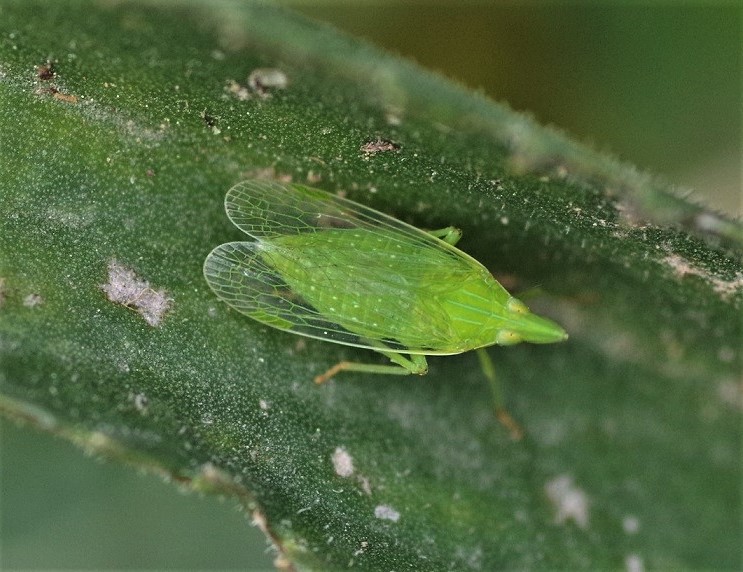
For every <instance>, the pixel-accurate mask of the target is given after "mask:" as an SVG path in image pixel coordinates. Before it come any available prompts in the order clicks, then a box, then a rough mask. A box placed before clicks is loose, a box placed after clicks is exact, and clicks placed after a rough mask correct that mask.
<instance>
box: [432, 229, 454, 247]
mask: <svg viewBox="0 0 743 572" xmlns="http://www.w3.org/2000/svg"><path fill="white" fill-rule="evenodd" d="M428 234H430V235H433V236H435V237H436V238H440V239H441V240H443V241H444V242H446V243H448V244H451V245H452V246H454V245H455V244H456V243H457V242H459V239H460V238H462V231H461V230H459V229H458V228H457V227H455V226H447V227H446V228H440V229H438V230H429V231H428Z"/></svg>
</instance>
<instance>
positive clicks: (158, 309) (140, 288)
mask: <svg viewBox="0 0 743 572" xmlns="http://www.w3.org/2000/svg"><path fill="white" fill-rule="evenodd" d="M101 290H103V291H104V292H105V293H106V295H107V296H108V299H109V300H111V302H115V303H117V304H121V305H123V306H126V307H127V308H131V309H132V310H135V311H137V312H138V313H139V314H140V315H141V316H142V317H143V318H144V319H145V321H146V322H147V323H148V324H149V325H150V326H159V325H160V322H162V319H163V316H164V315H165V313H166V312H167V311H168V310H170V307H171V306H172V303H173V299H172V298H170V297H169V296H168V295H167V292H166V291H165V290H154V289H153V288H151V287H150V283H149V282H147V281H146V280H142V279H141V278H139V277H138V276H137V275H136V274H135V273H134V271H133V270H131V269H130V268H127V267H126V266H124V265H123V264H121V263H119V262H117V261H116V260H111V262H109V263H108V282H107V283H106V284H101Z"/></svg>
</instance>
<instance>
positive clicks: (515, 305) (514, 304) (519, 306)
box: [506, 297, 529, 314]
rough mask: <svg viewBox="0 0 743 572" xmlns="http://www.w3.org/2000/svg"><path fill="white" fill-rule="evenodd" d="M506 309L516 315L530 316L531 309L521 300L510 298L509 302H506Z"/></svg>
mask: <svg viewBox="0 0 743 572" xmlns="http://www.w3.org/2000/svg"><path fill="white" fill-rule="evenodd" d="M506 308H508V310H509V311H510V312H514V313H516V314H528V313H529V308H527V307H526V304H524V303H523V302H522V301H521V300H519V299H518V298H513V297H511V298H509V299H508V302H506Z"/></svg>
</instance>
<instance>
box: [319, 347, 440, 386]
mask: <svg viewBox="0 0 743 572" xmlns="http://www.w3.org/2000/svg"><path fill="white" fill-rule="evenodd" d="M377 351H378V352H379V353H381V354H384V355H386V356H387V357H388V358H390V360H391V361H393V362H395V364H397V365H379V364H373V363H358V362H353V361H342V362H339V363H337V364H335V365H334V366H333V367H331V368H330V369H329V370H328V371H326V372H325V373H323V374H322V375H318V376H316V377H315V383H324V382H326V381H327V380H329V379H330V378H331V377H333V376H334V375H335V374H337V373H338V372H341V371H360V372H366V373H381V374H386V375H410V374H413V373H415V374H418V375H424V374H425V373H426V372H427V371H428V363H426V358H425V356H422V355H411V356H410V359H408V358H406V357H405V356H403V355H402V354H401V353H399V352H393V351H387V350H382V349H379V350H377Z"/></svg>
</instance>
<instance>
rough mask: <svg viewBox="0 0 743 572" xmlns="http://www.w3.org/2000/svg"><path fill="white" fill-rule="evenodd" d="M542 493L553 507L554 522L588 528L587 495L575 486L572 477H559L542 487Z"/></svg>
mask: <svg viewBox="0 0 743 572" xmlns="http://www.w3.org/2000/svg"><path fill="white" fill-rule="evenodd" d="M544 491H545V493H546V494H547V498H549V500H550V502H552V504H553V505H554V507H555V522H556V523H557V524H564V523H566V522H567V521H568V520H572V521H573V522H574V523H575V524H576V525H578V527H580V528H583V529H585V528H588V507H589V504H590V503H589V501H588V495H586V493H585V491H583V489H580V488H578V487H577V486H575V483H574V482H573V477H571V476H570V475H559V476H557V477H555V478H554V479H552V480H551V481H549V482H548V483H547V484H546V485H544Z"/></svg>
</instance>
